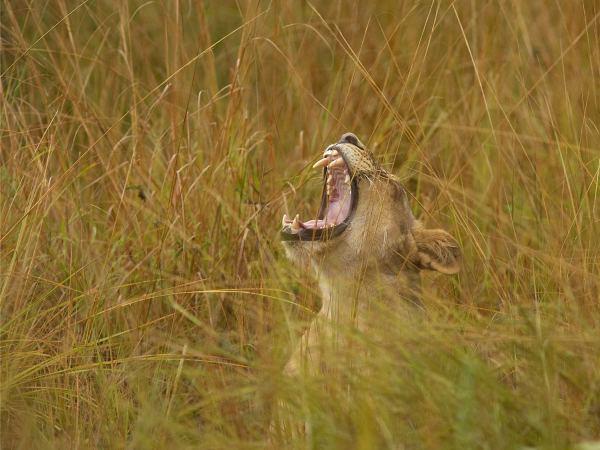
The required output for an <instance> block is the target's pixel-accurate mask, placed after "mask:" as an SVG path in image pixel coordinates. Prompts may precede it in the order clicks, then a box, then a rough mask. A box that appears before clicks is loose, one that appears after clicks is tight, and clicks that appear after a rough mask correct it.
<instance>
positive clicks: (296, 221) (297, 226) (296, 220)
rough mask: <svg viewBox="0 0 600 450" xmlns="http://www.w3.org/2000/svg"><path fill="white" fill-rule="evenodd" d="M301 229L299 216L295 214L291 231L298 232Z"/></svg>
mask: <svg viewBox="0 0 600 450" xmlns="http://www.w3.org/2000/svg"><path fill="white" fill-rule="evenodd" d="M301 228H302V226H301V225H300V214H296V217H294V221H293V222H292V231H294V232H298V231H300V229H301Z"/></svg>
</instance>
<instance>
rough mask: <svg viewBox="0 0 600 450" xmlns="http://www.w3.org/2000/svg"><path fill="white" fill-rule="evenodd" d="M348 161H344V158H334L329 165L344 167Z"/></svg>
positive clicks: (332, 167) (330, 166) (331, 166)
mask: <svg viewBox="0 0 600 450" xmlns="http://www.w3.org/2000/svg"><path fill="white" fill-rule="evenodd" d="M345 164H346V163H345V162H344V158H337V159H334V160H333V161H332V162H331V163H329V165H328V166H327V167H329V168H331V169H334V168H336V167H344V165H345Z"/></svg>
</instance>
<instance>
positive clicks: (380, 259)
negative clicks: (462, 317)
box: [284, 134, 460, 374]
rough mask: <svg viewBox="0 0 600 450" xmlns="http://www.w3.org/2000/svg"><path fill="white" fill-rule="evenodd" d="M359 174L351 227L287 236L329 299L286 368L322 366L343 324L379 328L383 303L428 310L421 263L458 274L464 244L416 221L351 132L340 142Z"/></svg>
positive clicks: (292, 252)
mask: <svg viewBox="0 0 600 450" xmlns="http://www.w3.org/2000/svg"><path fill="white" fill-rule="evenodd" d="M336 148H338V150H339V151H340V152H341V153H342V154H343V155H344V159H345V160H346V162H347V164H348V166H349V167H350V169H351V172H352V173H353V176H355V177H357V181H358V204H357V207H356V211H355V214H354V216H353V218H352V221H351V223H350V225H349V226H348V228H347V229H346V230H345V231H344V232H343V233H342V234H341V235H339V236H337V237H335V238H332V239H330V240H326V241H291V242H284V246H285V250H286V254H287V256H288V258H290V259H291V260H292V261H294V262H296V263H297V264H298V266H299V267H301V268H303V269H306V270H310V271H312V272H313V274H314V275H315V276H316V278H317V280H318V282H319V286H320V289H321V293H322V297H323V299H322V300H323V304H322V308H321V310H320V312H319V313H318V314H317V316H316V318H315V320H314V321H313V322H312V323H311V325H310V328H309V330H308V331H307V333H305V336H304V343H303V345H300V346H298V348H297V349H296V351H295V352H294V354H293V355H292V358H291V359H290V361H289V362H288V364H287V366H286V371H287V372H288V373H290V374H292V373H296V372H297V371H298V370H299V369H300V367H301V365H302V363H303V362H306V363H307V367H308V369H309V370H317V369H318V368H319V367H321V366H322V364H323V361H321V357H320V354H321V350H322V347H323V346H324V345H336V341H337V337H336V336H335V333H336V330H337V329H340V327H348V326H350V327H358V328H359V329H361V330H364V329H367V328H369V327H371V326H376V323H374V322H373V320H376V319H374V317H376V315H371V314H370V311H372V310H373V309H375V307H377V306H382V305H383V306H385V307H390V308H394V309H402V310H404V311H407V313H408V314H411V311H412V313H413V314H414V312H415V309H416V310H418V309H420V308H421V302H420V280H419V271H420V270H421V269H430V270H437V271H439V272H442V273H447V274H451V273H456V272H457V271H458V270H459V263H460V250H459V248H458V244H457V243H456V241H455V240H454V239H453V238H452V237H451V236H450V235H449V234H448V233H447V232H445V231H443V230H426V229H424V228H423V226H422V225H421V224H420V222H419V221H417V220H415V219H414V217H413V214H412V212H411V210H410V207H409V203H408V198H407V195H406V192H405V190H404V188H403V187H402V185H401V184H400V183H399V181H398V180H397V179H396V178H395V177H394V176H392V175H391V174H389V173H388V172H386V171H385V170H383V169H382V168H381V167H380V166H379V164H378V163H377V161H376V160H375V158H374V157H373V155H372V154H371V153H370V152H369V151H368V150H366V149H365V148H364V145H362V143H360V141H359V140H358V138H356V137H355V136H354V135H351V134H346V135H344V136H342V139H341V140H340V143H338V145H337V147H336Z"/></svg>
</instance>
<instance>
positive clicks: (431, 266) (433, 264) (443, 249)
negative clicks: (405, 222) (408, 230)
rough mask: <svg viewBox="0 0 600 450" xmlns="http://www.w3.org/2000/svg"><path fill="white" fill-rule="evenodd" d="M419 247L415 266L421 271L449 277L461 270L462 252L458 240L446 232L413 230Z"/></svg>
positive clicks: (415, 257)
mask: <svg viewBox="0 0 600 450" xmlns="http://www.w3.org/2000/svg"><path fill="white" fill-rule="evenodd" d="M413 237H414V239H415V244H416V246H417V252H416V254H415V255H414V260H413V262H414V264H416V266H417V267H419V268H420V269H428V270H437V271H438V272H441V273H445V274H448V275H451V274H454V273H457V272H458V271H459V270H460V262H461V258H462V255H461V251H460V248H459V247H458V243H457V242H456V239H454V238H453V237H452V236H451V235H450V234H449V233H447V232H446V231H444V230H439V229H436V230H426V229H424V228H421V227H416V228H415V229H413Z"/></svg>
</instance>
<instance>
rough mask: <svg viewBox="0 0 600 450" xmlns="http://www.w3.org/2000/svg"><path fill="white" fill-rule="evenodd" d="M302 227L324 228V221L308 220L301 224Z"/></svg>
mask: <svg viewBox="0 0 600 450" xmlns="http://www.w3.org/2000/svg"><path fill="white" fill-rule="evenodd" d="M302 225H303V226H304V228H311V229H314V228H322V227H324V226H325V221H324V220H322V219H319V220H308V221H306V222H302Z"/></svg>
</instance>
